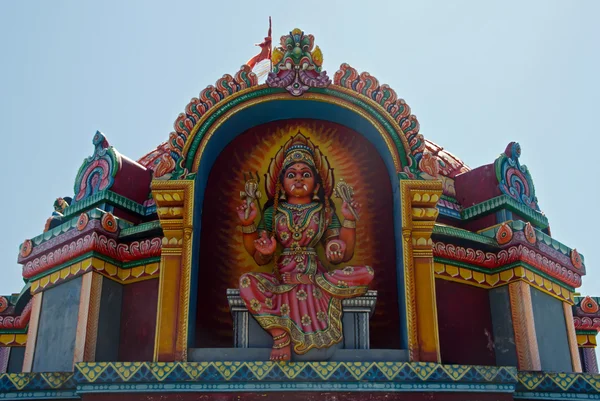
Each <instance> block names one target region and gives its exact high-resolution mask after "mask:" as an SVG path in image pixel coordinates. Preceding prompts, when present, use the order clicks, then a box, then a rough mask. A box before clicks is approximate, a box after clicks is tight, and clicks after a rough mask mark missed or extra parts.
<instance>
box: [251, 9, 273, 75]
mask: <svg viewBox="0 0 600 401" xmlns="http://www.w3.org/2000/svg"><path fill="white" fill-rule="evenodd" d="M271 42H272V40H271V17H269V33H268V34H267V37H266V38H265V40H264V41H263V42H262V43H256V44H255V46H258V47H260V53H258V54H257V55H256V56H254V57H252V58H251V59H250V60H248V62H247V63H246V64H247V65H248V66H249V67H250V68H252V69H254V68H255V67H256V66H257V65H258V64H261V65H262V64H265V63H262V62H263V61H265V60H266V61H268V63H267V64H268V71H270V70H271ZM260 69H261V70H263V69H265V70H266V68H264V67H263V68H260ZM268 71H265V72H264V74H265V75H266V72H268ZM255 72H256V71H255ZM262 73H263V71H261V72H260V73H259V72H256V75H263V74H262Z"/></svg>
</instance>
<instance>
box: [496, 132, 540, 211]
mask: <svg viewBox="0 0 600 401" xmlns="http://www.w3.org/2000/svg"><path fill="white" fill-rule="evenodd" d="M520 156H521V145H519V144H518V143H517V142H511V143H509V144H508V146H507V147H506V150H505V151H504V153H502V154H501V155H500V157H498V158H497V159H496V161H495V162H494V167H495V169H496V178H498V187H499V188H500V191H502V193H504V194H506V195H508V196H510V197H511V198H513V199H514V200H516V201H519V202H521V203H523V204H524V205H527V206H529V207H530V208H531V209H533V210H535V211H538V212H539V211H540V208H539V206H538V200H537V198H536V196H535V187H534V186H533V180H532V179H531V174H530V173H529V170H528V169H527V166H522V165H521V163H519V157H520Z"/></svg>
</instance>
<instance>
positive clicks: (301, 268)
mask: <svg viewBox="0 0 600 401" xmlns="http://www.w3.org/2000/svg"><path fill="white" fill-rule="evenodd" d="M296 270H298V271H299V272H300V273H304V272H305V271H306V265H305V264H304V263H298V264H297V265H296Z"/></svg>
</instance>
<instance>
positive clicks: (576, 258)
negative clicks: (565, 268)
mask: <svg viewBox="0 0 600 401" xmlns="http://www.w3.org/2000/svg"><path fill="white" fill-rule="evenodd" d="M571 263H573V266H575V267H576V268H578V269H581V267H582V266H583V261H582V260H581V255H580V254H579V252H577V249H573V250H572V251H571Z"/></svg>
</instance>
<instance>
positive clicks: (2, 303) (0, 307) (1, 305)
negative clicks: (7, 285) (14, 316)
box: [0, 297, 8, 313]
mask: <svg viewBox="0 0 600 401" xmlns="http://www.w3.org/2000/svg"><path fill="white" fill-rule="evenodd" d="M7 308H8V299H6V297H0V313H2V312H4V311H5V310H6V309H7Z"/></svg>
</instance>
